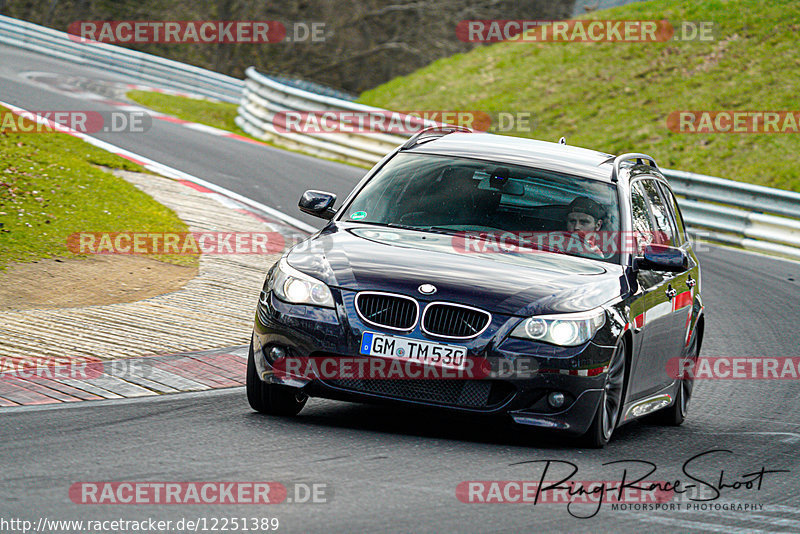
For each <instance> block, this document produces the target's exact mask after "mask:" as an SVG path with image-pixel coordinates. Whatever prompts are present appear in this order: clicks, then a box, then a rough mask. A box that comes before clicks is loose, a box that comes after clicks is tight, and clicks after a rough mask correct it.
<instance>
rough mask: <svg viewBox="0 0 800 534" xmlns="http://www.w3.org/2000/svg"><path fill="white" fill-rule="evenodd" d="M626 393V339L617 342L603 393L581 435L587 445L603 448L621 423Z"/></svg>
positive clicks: (593, 447) (582, 440) (583, 442)
mask: <svg viewBox="0 0 800 534" xmlns="http://www.w3.org/2000/svg"><path fill="white" fill-rule="evenodd" d="M624 395H625V341H624V340H620V342H619V343H617V347H616V349H614V354H613V355H612V356H611V363H610V364H609V366H608V371H607V372H606V380H605V384H604V385H603V394H602V395H601V397H600V403H599V405H598V407H597V412H595V415H594V420H593V421H592V425H591V426H590V427H589V430H587V431H586V433H585V434H584V435H583V436H581V442H582V444H583V445H584V446H585V447H589V448H592V449H602V448H603V447H604V446H605V445H606V443H608V441H609V440H610V439H611V434H613V433H614V429H615V428H616V427H617V424H618V423H619V418H620V415H621V413H622V403H623V400H624Z"/></svg>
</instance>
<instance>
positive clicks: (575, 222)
mask: <svg viewBox="0 0 800 534" xmlns="http://www.w3.org/2000/svg"><path fill="white" fill-rule="evenodd" d="M602 224H603V221H602V219H600V220H597V221H596V220H595V219H594V217H592V216H591V215H589V214H588V213H581V212H579V211H573V212H572V213H570V214H569V215H567V231H568V232H596V231H598V230H600V226H601V225H602Z"/></svg>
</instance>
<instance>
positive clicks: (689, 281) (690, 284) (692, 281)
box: [686, 275, 697, 287]
mask: <svg viewBox="0 0 800 534" xmlns="http://www.w3.org/2000/svg"><path fill="white" fill-rule="evenodd" d="M686 285H687V286H688V287H694V286H696V285H697V280H695V279H694V278H692V275H689V278H687V279H686Z"/></svg>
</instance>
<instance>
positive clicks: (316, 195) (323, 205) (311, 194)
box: [297, 189, 336, 220]
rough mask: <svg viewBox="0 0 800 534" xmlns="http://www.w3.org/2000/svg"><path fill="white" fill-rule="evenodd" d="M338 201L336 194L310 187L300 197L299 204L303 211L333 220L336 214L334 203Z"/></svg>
mask: <svg viewBox="0 0 800 534" xmlns="http://www.w3.org/2000/svg"><path fill="white" fill-rule="evenodd" d="M335 202H336V195H334V194H333V193H326V192H325V191H314V190H311V189H309V190H308V191H306V192H305V193H303V196H302V197H300V202H298V203H297V206H298V207H299V208H300V211H302V212H303V213H308V214H309V215H313V216H315V217H319V218H321V219H327V220H331V219H332V218H333V216H334V215H336V210H335V209H333V204H334V203H335Z"/></svg>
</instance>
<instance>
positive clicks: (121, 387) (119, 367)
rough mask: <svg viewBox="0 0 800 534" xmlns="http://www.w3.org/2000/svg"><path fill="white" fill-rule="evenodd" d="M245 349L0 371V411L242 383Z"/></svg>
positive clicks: (235, 385) (232, 385)
mask: <svg viewBox="0 0 800 534" xmlns="http://www.w3.org/2000/svg"><path fill="white" fill-rule="evenodd" d="M247 354H248V347H247V346H246V345H243V346H239V347H231V348H227V349H216V350H208V351H201V352H188V353H179V354H165V355H156V356H145V357H141V358H127V359H124V360H112V361H104V362H99V363H100V364H101V365H102V367H101V369H102V372H90V373H88V374H87V373H83V375H81V374H78V373H74V374H75V376H70V377H66V378H65V377H63V376H61V375H63V374H70V371H69V370H68V369H67V370H65V369H63V368H61V369H60V368H47V367H44V368H41V367H40V368H36V369H26V370H25V371H24V372H22V371H20V372H6V373H0V410H2V408H14V407H17V406H28V405H43V404H59V403H69V402H78V401H84V400H104V399H120V398H130V397H146V396H152V395H161V394H165V393H179V392H185V391H206V390H210V389H221V388H230V387H239V386H243V385H244V384H245V375H246V370H247Z"/></svg>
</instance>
